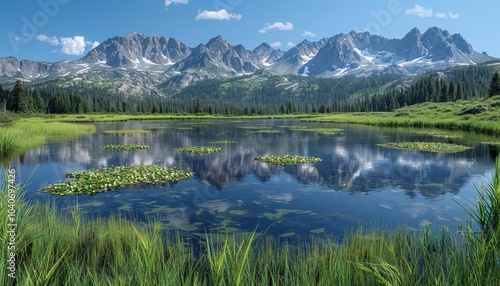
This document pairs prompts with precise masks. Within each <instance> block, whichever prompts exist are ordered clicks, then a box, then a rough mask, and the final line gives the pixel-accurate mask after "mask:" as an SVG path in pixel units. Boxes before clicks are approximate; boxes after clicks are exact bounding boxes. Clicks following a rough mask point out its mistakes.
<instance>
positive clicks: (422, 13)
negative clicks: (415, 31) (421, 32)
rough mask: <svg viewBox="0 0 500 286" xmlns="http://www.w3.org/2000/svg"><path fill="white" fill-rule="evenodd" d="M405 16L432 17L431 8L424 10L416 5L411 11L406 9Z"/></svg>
mask: <svg viewBox="0 0 500 286" xmlns="http://www.w3.org/2000/svg"><path fill="white" fill-rule="evenodd" d="M405 14H406V15H416V16H418V17H432V8H425V7H422V6H420V5H418V4H417V5H415V7H413V8H412V9H407V10H406V11H405Z"/></svg>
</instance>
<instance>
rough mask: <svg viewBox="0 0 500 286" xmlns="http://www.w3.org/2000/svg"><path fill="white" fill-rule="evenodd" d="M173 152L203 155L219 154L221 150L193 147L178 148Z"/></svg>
mask: <svg viewBox="0 0 500 286" xmlns="http://www.w3.org/2000/svg"><path fill="white" fill-rule="evenodd" d="M175 150H177V152H183V153H195V154H203V153H215V152H220V151H221V150H222V149H221V148H219V147H210V146H193V147H180V148H177V149H175Z"/></svg>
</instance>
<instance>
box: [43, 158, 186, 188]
mask: <svg viewBox="0 0 500 286" xmlns="http://www.w3.org/2000/svg"><path fill="white" fill-rule="evenodd" d="M192 175H193V173H191V172H188V171H183V170H177V169H174V168H165V167H162V166H155V165H142V166H127V167H124V166H120V167H112V168H103V169H97V170H85V171H81V172H73V173H67V174H65V177H67V178H74V179H76V180H74V181H68V182H63V183H57V184H52V185H49V186H46V187H44V188H43V190H44V191H47V192H49V193H51V194H58V195H74V194H77V195H79V194H91V195H92V194H95V193H99V192H104V191H110V190H114V189H118V188H124V187H127V186H130V185H135V184H139V183H149V184H157V183H164V182H168V181H174V182H176V181H179V180H183V179H187V178H189V177H191V176H192Z"/></svg>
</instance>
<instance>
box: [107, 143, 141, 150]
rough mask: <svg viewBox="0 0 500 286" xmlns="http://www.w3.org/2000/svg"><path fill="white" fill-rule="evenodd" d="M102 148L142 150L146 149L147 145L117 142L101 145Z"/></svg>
mask: <svg viewBox="0 0 500 286" xmlns="http://www.w3.org/2000/svg"><path fill="white" fill-rule="evenodd" d="M101 148H102V149H104V150H113V151H131V150H142V149H148V148H149V145H140V144H119V145H114V144H110V145H104V146H102V147H101Z"/></svg>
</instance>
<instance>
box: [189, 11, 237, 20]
mask: <svg viewBox="0 0 500 286" xmlns="http://www.w3.org/2000/svg"><path fill="white" fill-rule="evenodd" d="M231 19H236V20H240V19H241V15H239V14H231V13H229V12H227V11H226V10H225V9H222V10H219V11H207V10H204V11H200V12H198V15H197V16H196V18H195V20H196V21H199V20H231Z"/></svg>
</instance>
